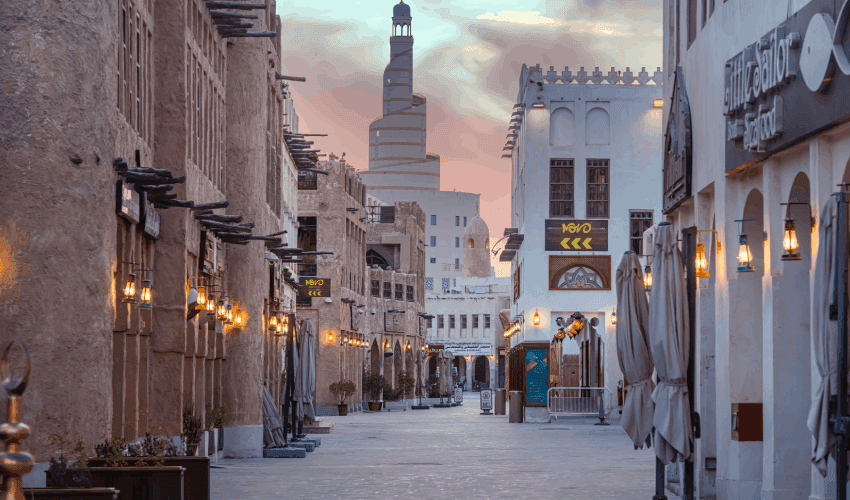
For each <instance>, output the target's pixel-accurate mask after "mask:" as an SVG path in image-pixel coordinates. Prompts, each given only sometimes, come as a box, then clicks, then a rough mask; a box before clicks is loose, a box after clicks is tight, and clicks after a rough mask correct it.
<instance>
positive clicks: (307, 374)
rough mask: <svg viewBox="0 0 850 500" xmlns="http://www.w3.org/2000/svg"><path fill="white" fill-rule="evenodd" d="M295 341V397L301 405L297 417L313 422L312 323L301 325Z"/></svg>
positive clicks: (314, 387) (314, 388)
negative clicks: (297, 366)
mask: <svg viewBox="0 0 850 500" xmlns="http://www.w3.org/2000/svg"><path fill="white" fill-rule="evenodd" d="M297 340H298V351H299V361H300V365H299V369H298V380H297V384H298V385H296V388H297V391H296V393H295V397H296V399H298V401H299V403H300V405H301V410H300V412H299V416H300V417H301V418H302V419H303V418H304V417H305V416H307V417H309V418H311V419H313V420H315V419H316V410H315V405H314V404H313V395H314V393H315V392H316V364H315V362H316V360H315V355H314V351H315V337H314V335H313V322H312V321H310V319H309V318H308V319H305V320H304V322H303V323H302V324H301V331H300V332H299V335H298V339H297Z"/></svg>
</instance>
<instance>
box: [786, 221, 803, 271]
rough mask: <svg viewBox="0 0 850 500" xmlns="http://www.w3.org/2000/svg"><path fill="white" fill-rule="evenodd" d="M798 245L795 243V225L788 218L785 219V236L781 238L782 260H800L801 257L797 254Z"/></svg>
mask: <svg viewBox="0 0 850 500" xmlns="http://www.w3.org/2000/svg"><path fill="white" fill-rule="evenodd" d="M798 248H800V243H799V242H798V241H797V225H796V224H795V223H794V219H792V218H791V217H790V216H788V217H786V218H785V234H783V236H782V249H783V250H785V253H784V254H782V260H802V259H803V256H802V255H800V254H799V253H797V249H798Z"/></svg>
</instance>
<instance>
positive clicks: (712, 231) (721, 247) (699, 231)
mask: <svg viewBox="0 0 850 500" xmlns="http://www.w3.org/2000/svg"><path fill="white" fill-rule="evenodd" d="M699 233H714V237H715V239H716V240H717V254H718V255H720V252H722V251H723V246H722V245H721V244H720V235H719V234H717V231H715V230H714V229H697V238H699Z"/></svg>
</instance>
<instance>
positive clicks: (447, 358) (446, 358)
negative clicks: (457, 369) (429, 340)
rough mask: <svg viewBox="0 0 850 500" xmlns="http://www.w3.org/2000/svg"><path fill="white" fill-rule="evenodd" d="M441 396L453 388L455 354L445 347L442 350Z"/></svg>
mask: <svg viewBox="0 0 850 500" xmlns="http://www.w3.org/2000/svg"><path fill="white" fill-rule="evenodd" d="M440 358H441V359H440V396H443V395H444V394H448V393H449V392H450V391H451V390H452V384H451V383H452V359H454V355H453V354H452V353H451V352H449V351H446V350H445V349H444V350H442V351H440Z"/></svg>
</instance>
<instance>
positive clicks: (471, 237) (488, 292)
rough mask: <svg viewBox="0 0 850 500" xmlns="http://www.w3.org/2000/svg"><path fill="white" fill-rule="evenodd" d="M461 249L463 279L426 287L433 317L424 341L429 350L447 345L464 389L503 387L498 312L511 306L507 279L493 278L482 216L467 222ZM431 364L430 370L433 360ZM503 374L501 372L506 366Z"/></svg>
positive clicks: (486, 234) (485, 226) (500, 329)
mask: <svg viewBox="0 0 850 500" xmlns="http://www.w3.org/2000/svg"><path fill="white" fill-rule="evenodd" d="M463 247H464V257H465V258H464V262H465V266H464V269H463V273H464V277H463V278H457V279H456V282H457V284H456V286H453V287H451V288H450V289H449V290H447V291H446V292H442V291H440V292H429V291H426V294H425V310H426V311H427V312H428V314H430V315H433V316H434V319H432V320H429V321H428V324H427V325H426V326H427V330H426V332H427V333H426V336H425V338H426V343H427V344H428V345H429V346H431V352H432V353H433V352H436V351H438V350H442V349H446V350H448V351H451V352H452V354H454V355H455V360H454V366H455V367H456V368H457V369H458V382H459V383H460V385H461V386H463V388H464V390H468V391H469V390H478V389H481V388H496V387H502V386H503V385H504V382H503V381H501V383H500V379H499V368H498V365H499V363H502V365H501V366H504V364H503V363H504V361H503V356H499V355H500V354H502V355H503V354H504V353H503V352H501V353H500V349H499V348H500V347H504V345H503V344H504V340H503V339H504V337H503V335H502V331H503V329H502V324H501V321H500V320H499V313H500V312H501V311H502V310H504V309H507V308H508V307H509V305H510V295H509V290H510V278H494V277H492V274H493V272H492V267H491V266H490V232H489V230H488V228H487V224H486V223H485V222H484V220H483V219H481V218H480V217H477V216H476V217H475V218H474V219H472V220H471V221H469V226H468V228H467V231H466V232H465V233H464V235H463ZM501 351H504V349H501ZM497 356H498V357H499V359H498V360H497ZM429 368H430V373H431V374H433V373H434V372H435V371H436V362H432V363H430V366H429ZM501 372H502V376H503V375H504V369H502V370H501Z"/></svg>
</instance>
